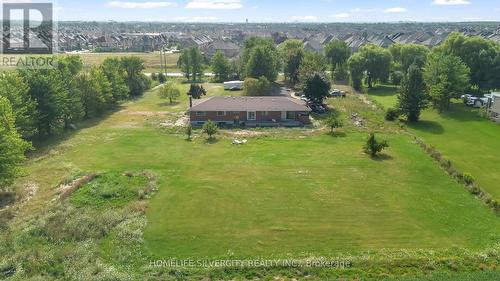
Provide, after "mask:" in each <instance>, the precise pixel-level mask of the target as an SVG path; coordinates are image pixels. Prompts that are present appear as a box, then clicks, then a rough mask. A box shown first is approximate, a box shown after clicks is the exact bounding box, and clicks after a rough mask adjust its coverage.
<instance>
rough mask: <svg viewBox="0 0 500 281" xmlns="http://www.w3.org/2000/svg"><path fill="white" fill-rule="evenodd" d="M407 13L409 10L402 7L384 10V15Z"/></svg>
mask: <svg viewBox="0 0 500 281" xmlns="http://www.w3.org/2000/svg"><path fill="white" fill-rule="evenodd" d="M406 12H408V9H406V8H401V7H394V8H389V9H385V10H384V13H389V14H394V13H406Z"/></svg>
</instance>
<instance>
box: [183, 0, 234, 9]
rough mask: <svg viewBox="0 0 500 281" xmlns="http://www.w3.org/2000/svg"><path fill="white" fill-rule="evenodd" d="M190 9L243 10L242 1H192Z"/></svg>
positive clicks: (189, 5)
mask: <svg viewBox="0 0 500 281" xmlns="http://www.w3.org/2000/svg"><path fill="white" fill-rule="evenodd" d="M186 8H188V9H212V10H235V9H241V8H243V4H242V3H241V1H240V0H191V1H190V2H189V3H187V5H186Z"/></svg>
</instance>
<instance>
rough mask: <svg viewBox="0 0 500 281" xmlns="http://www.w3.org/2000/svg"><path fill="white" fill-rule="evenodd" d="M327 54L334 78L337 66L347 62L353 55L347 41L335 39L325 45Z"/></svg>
mask: <svg viewBox="0 0 500 281" xmlns="http://www.w3.org/2000/svg"><path fill="white" fill-rule="evenodd" d="M325 55H326V57H327V58H328V62H329V63H330V66H331V71H332V80H333V79H334V77H335V76H334V75H335V71H336V70H337V67H339V66H341V65H343V64H345V63H346V62H347V60H348V59H349V57H350V55H351V49H349V46H348V45H347V43H345V42H344V41H341V40H333V41H331V42H330V43H328V44H327V45H326V46H325Z"/></svg>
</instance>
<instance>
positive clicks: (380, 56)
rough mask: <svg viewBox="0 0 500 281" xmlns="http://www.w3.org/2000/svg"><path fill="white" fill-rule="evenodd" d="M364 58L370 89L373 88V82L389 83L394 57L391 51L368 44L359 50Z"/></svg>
mask: <svg viewBox="0 0 500 281" xmlns="http://www.w3.org/2000/svg"><path fill="white" fill-rule="evenodd" d="M359 54H360V55H361V56H362V57H364V62H365V67H364V69H365V70H366V74H367V78H368V88H372V87H373V82H376V81H387V80H388V79H389V74H390V71H391V63H392V55H391V53H390V52H389V50H387V49H384V48H381V47H378V46H376V45H373V44H368V45H365V46H363V47H361V49H360V50H359Z"/></svg>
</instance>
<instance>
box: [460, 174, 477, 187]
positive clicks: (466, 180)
mask: <svg viewBox="0 0 500 281" xmlns="http://www.w3.org/2000/svg"><path fill="white" fill-rule="evenodd" d="M461 178H462V181H463V182H464V183H465V184H467V185H472V184H473V183H474V182H475V180H474V177H473V176H472V175H471V174H470V173H463V174H462V176H461Z"/></svg>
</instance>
